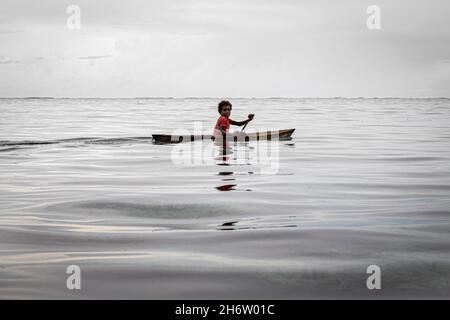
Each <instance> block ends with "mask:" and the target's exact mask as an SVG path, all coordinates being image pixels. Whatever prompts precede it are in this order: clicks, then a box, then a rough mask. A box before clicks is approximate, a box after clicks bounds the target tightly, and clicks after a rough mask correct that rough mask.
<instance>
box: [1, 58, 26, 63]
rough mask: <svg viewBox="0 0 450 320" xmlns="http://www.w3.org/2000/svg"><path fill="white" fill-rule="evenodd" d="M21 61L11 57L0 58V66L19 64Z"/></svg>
mask: <svg viewBox="0 0 450 320" xmlns="http://www.w3.org/2000/svg"><path fill="white" fill-rule="evenodd" d="M21 61H22V60H20V59H16V58H11V57H0V64H12V63H20V62H21Z"/></svg>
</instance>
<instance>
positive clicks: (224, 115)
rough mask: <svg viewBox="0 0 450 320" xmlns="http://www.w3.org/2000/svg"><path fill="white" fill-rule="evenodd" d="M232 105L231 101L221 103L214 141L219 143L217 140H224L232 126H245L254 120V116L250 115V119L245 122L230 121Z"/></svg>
mask: <svg viewBox="0 0 450 320" xmlns="http://www.w3.org/2000/svg"><path fill="white" fill-rule="evenodd" d="M232 107H233V106H232V105H231V103H230V102H229V101H226V100H223V101H220V103H219V105H218V110H219V113H220V117H219V119H218V120H217V123H216V126H215V127H214V140H215V141H217V138H219V139H220V138H224V137H226V134H227V133H228V129H229V128H230V124H232V125H234V126H239V127H240V126H243V125H245V124H247V123H249V122H250V121H252V120H253V117H254V116H255V115H254V114H249V115H248V119H247V120H244V121H234V120H231V119H230V114H231V109H232Z"/></svg>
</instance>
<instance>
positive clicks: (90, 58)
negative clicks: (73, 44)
mask: <svg viewBox="0 0 450 320" xmlns="http://www.w3.org/2000/svg"><path fill="white" fill-rule="evenodd" d="M112 57H113V55H112V54H106V55H101V56H87V57H78V59H81V60H95V59H105V58H112Z"/></svg>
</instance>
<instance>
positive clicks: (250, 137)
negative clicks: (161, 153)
mask: <svg viewBox="0 0 450 320" xmlns="http://www.w3.org/2000/svg"><path fill="white" fill-rule="evenodd" d="M294 131H295V129H284V130H274V131H261V132H259V131H257V132H251V133H245V132H235V133H229V134H228V135H227V139H228V141H239V142H245V141H258V140H290V139H291V135H292V133H293V132H294ZM152 136H153V142H154V143H180V142H192V141H198V140H207V141H214V136H212V135H185V136H184V135H170V134H152Z"/></svg>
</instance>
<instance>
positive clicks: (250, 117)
mask: <svg viewBox="0 0 450 320" xmlns="http://www.w3.org/2000/svg"><path fill="white" fill-rule="evenodd" d="M254 117H255V115H254V114H253V113H251V114H249V115H248V121H252V120H253V118H254Z"/></svg>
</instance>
